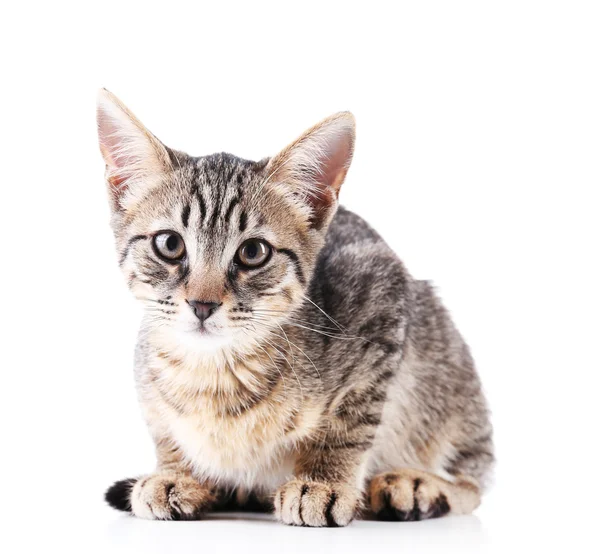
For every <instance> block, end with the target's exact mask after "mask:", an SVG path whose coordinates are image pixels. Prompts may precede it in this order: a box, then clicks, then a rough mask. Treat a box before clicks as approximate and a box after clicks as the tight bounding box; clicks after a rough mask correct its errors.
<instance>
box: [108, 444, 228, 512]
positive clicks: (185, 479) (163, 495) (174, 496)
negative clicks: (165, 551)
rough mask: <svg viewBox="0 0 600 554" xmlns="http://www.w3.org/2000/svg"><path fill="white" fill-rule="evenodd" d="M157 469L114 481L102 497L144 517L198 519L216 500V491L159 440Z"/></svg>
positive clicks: (173, 450)
mask: <svg viewBox="0 0 600 554" xmlns="http://www.w3.org/2000/svg"><path fill="white" fill-rule="evenodd" d="M156 453H157V469H156V471H155V472H154V473H151V474H150V475H145V476H141V477H137V478H131V479H124V480H122V481H117V482H116V483H114V484H113V485H112V486H111V487H110V488H109V489H108V490H107V491H106V494H105V500H106V501H107V502H108V504H109V505H110V506H112V507H113V508H116V509H117V510H122V511H125V512H131V513H133V515H135V516H137V517H140V518H143V519H159V520H190V519H199V518H200V517H201V516H202V515H203V514H204V513H205V512H206V511H207V510H209V509H211V508H212V507H213V506H214V505H215V504H216V503H217V501H218V499H219V491H218V490H217V488H216V487H213V486H211V485H210V484H208V483H201V482H200V481H198V480H197V479H195V478H194V477H193V476H192V474H191V472H190V471H189V469H187V467H186V466H185V464H184V463H183V461H182V459H181V457H180V454H179V452H178V450H177V449H176V448H173V447H172V446H170V445H168V443H166V442H162V441H159V442H157V446H156Z"/></svg>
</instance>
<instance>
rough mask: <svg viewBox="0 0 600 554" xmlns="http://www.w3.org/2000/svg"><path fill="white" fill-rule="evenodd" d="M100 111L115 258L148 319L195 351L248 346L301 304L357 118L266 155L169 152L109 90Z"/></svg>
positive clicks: (330, 122)
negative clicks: (256, 158)
mask: <svg viewBox="0 0 600 554" xmlns="http://www.w3.org/2000/svg"><path fill="white" fill-rule="evenodd" d="M97 117H98V134H99V141H100V150H101V152H102V155H103V157H104V161H105V163H106V182H107V186H108V192H109V199H110V206H111V210H112V227H113V230H114V233H115V238H116V244H117V249H118V256H119V264H120V266H121V269H122V271H123V272H124V274H125V277H126V279H127V282H128V284H129V287H130V289H131V290H132V291H133V293H134V295H135V296H136V297H137V298H138V299H139V300H140V301H141V302H143V304H144V306H145V309H146V315H147V317H146V324H147V325H150V326H153V327H154V328H156V329H159V330H160V332H161V333H165V334H169V335H170V336H171V337H172V338H173V340H176V341H177V342H178V343H181V344H186V345H187V346H189V347H191V348H193V349H195V350H200V351H213V352H214V351H217V350H220V349H238V350H242V351H243V350H250V349H252V346H253V345H254V344H256V342H257V341H258V342H259V341H260V337H261V336H262V335H266V334H267V332H268V331H269V329H272V328H276V327H277V325H279V324H281V322H283V321H284V320H285V319H286V317H287V316H288V315H289V314H290V313H292V312H293V311H294V309H295V308H297V307H298V306H299V305H300V304H301V303H302V302H303V301H304V296H305V292H306V287H307V286H308V284H309V281H310V279H311V276H312V273H313V269H314V266H315V263H316V259H317V256H318V254H319V251H320V249H321V247H322V246H323V243H324V238H325V233H326V231H327V227H328V225H329V223H330V221H331V219H332V217H333V215H334V213H335V210H336V208H337V203H338V194H339V191H340V187H341V185H342V183H343V181H344V178H345V176H346V173H347V171H348V168H349V166H350V162H351V160H352V153H353V148H354V136H355V130H354V118H353V116H352V115H351V114H350V113H348V112H342V113H338V114H335V115H333V116H331V117H329V118H327V119H325V120H324V121H322V122H320V123H318V124H317V125H315V126H314V127H312V128H311V129H309V130H308V131H306V132H305V133H304V134H303V135H301V136H300V137H299V138H298V139H297V140H295V141H294V142H292V143H291V144H290V145H289V146H287V147H286V148H284V149H283V150H282V151H281V152H280V153H279V154H277V155H276V156H274V157H273V158H270V159H265V160H262V161H259V162H252V161H247V160H243V159H240V158H237V157H235V156H232V155H229V154H213V155H209V156H203V157H192V156H188V155H187V154H184V153H182V152H178V151H175V150H173V149H170V148H168V147H167V146H165V145H164V144H162V143H161V142H160V141H159V140H158V139H157V138H156V137H155V136H154V135H153V134H152V133H150V131H148V130H147V129H146V128H145V127H144V126H143V125H142V123H141V122H140V121H139V120H138V119H137V118H136V117H135V116H134V115H133V114H132V113H131V112H130V111H129V110H128V109H127V108H126V107H125V106H124V105H123V104H122V103H121V102H120V101H119V100H118V99H117V98H116V97H115V96H114V95H113V94H111V93H110V92H108V91H106V90H101V91H100V93H99V97H98V111H97ZM251 318H252V319H251Z"/></svg>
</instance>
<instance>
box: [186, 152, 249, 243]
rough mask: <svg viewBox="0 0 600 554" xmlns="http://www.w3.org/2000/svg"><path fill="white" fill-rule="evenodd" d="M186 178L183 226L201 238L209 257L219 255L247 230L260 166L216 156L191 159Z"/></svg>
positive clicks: (219, 155)
mask: <svg viewBox="0 0 600 554" xmlns="http://www.w3.org/2000/svg"><path fill="white" fill-rule="evenodd" d="M183 175H184V183H182V185H183V187H182V188H183V189H184V190H185V193H184V195H183V202H182V205H181V213H180V218H181V225H182V226H183V228H184V229H186V230H187V231H188V233H190V234H193V235H195V236H196V237H197V240H198V243H199V246H201V247H202V250H204V251H205V252H204V253H205V255H209V254H210V253H211V252H212V253H215V254H216V253H217V252H219V251H221V250H222V248H223V247H224V246H225V244H226V242H227V239H228V238H229V237H231V236H232V235H237V234H239V233H243V232H244V231H245V230H246V228H247V225H248V218H249V211H248V210H249V208H250V207H251V202H250V201H251V200H252V197H251V193H250V189H251V187H250V184H251V183H252V181H253V179H254V178H256V175H257V164H256V163H254V162H249V161H246V160H242V159H240V158H236V157H235V156H231V155H229V154H214V155H212V156H206V157H202V158H193V159H190V160H189V161H188V166H187V167H186V168H185V170H184V172H183Z"/></svg>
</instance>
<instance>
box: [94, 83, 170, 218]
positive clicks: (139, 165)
mask: <svg viewBox="0 0 600 554" xmlns="http://www.w3.org/2000/svg"><path fill="white" fill-rule="evenodd" d="M97 121H98V140H99V142H100V151H101V152H102V156H103V158H104V161H105V163H106V180H107V183H108V187H109V192H110V195H111V201H112V206H113V209H115V210H118V209H123V208H126V207H127V205H129V204H130V203H131V202H133V201H135V199H136V197H137V196H140V195H141V193H142V191H145V190H146V189H147V188H148V187H150V186H151V185H152V183H156V182H157V179H159V178H160V176H161V175H164V174H165V172H166V171H167V170H168V169H169V168H170V167H171V163H170V157H169V153H168V151H167V148H166V147H165V146H164V145H163V144H162V143H161V142H160V141H159V140H158V139H157V138H156V137H155V136H154V135H153V134H152V133H151V132H150V131H148V129H146V127H144V125H142V123H141V122H140V121H139V120H138V119H137V118H136V117H135V116H134V115H133V114H132V113H131V112H130V111H129V110H128V109H127V108H126V107H125V105H124V104H123V103H122V102H121V101H120V100H119V99H118V98H117V97H116V96H115V95H114V94H112V93H111V92H109V91H108V90H106V89H101V90H100V91H99V93H98V107H97Z"/></svg>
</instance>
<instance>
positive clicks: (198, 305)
mask: <svg viewBox="0 0 600 554" xmlns="http://www.w3.org/2000/svg"><path fill="white" fill-rule="evenodd" d="M187 303H188V304H189V305H190V307H191V308H192V310H193V312H194V315H195V316H196V317H197V318H198V319H199V320H200V323H204V322H205V321H206V320H207V319H208V318H209V317H210V316H211V315H213V314H214V313H215V312H216V311H217V308H218V307H219V306H220V305H221V304H219V303H217V302H204V301H202V300H188V301H187Z"/></svg>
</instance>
